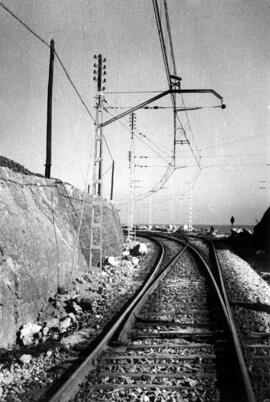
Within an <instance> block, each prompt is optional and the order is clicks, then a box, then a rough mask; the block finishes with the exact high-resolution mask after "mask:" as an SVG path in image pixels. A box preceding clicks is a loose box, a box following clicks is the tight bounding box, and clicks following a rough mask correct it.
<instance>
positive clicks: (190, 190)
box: [188, 183, 193, 232]
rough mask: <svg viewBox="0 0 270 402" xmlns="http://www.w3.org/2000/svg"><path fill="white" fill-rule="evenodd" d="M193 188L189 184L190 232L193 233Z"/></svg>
mask: <svg viewBox="0 0 270 402" xmlns="http://www.w3.org/2000/svg"><path fill="white" fill-rule="evenodd" d="M192 222H193V186H192V183H189V216H188V231H189V232H192V230H193V226H192Z"/></svg>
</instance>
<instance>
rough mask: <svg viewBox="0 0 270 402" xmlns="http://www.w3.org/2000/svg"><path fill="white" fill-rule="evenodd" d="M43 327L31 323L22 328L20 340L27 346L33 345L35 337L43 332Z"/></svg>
mask: <svg viewBox="0 0 270 402" xmlns="http://www.w3.org/2000/svg"><path fill="white" fill-rule="evenodd" d="M41 329H42V327H41V325H38V324H35V323H32V322H29V323H27V324H25V325H23V327H22V328H21V330H20V332H19V338H20V340H21V342H22V343H23V344H24V345H25V346H27V345H31V344H32V343H33V341H34V337H35V335H37V334H39V332H40V331H41Z"/></svg>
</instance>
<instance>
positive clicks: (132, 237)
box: [128, 112, 136, 241]
mask: <svg viewBox="0 0 270 402" xmlns="http://www.w3.org/2000/svg"><path fill="white" fill-rule="evenodd" d="M129 123H130V128H131V137H130V151H129V152H128V161H129V205H128V241H132V240H135V238H136V232H135V228H134V204H135V144H134V130H135V124H136V115H135V113H134V112H133V113H131V115H130V121H129Z"/></svg>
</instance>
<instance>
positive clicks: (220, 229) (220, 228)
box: [193, 225, 255, 234]
mask: <svg viewBox="0 0 270 402" xmlns="http://www.w3.org/2000/svg"><path fill="white" fill-rule="evenodd" d="M211 226H213V227H214V229H215V232H216V233H220V234H230V233H231V229H232V226H231V225H193V227H194V229H199V230H203V231H207V230H209V229H210V227H211ZM254 226H255V225H233V227H234V229H249V230H251V231H253V228H254Z"/></svg>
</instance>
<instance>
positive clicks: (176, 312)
mask: <svg viewBox="0 0 270 402" xmlns="http://www.w3.org/2000/svg"><path fill="white" fill-rule="evenodd" d="M155 239H156V241H158V242H159V243H160V244H162V248H163V252H162V255H161V258H160V259H159V261H158V263H157V266H156V270H155V271H154V272H153V274H152V277H151V278H149V279H148V282H147V283H146V284H145V286H144V288H142V289H141V291H140V292H139V293H138V294H137V296H136V297H135V298H134V299H133V301H132V302H131V304H130V305H129V306H128V308H127V310H126V311H124V312H123V314H122V315H121V316H119V318H118V320H117V322H115V323H114V325H112V327H111V328H110V329H109V330H108V331H107V332H106V334H105V335H104V336H103V337H102V338H101V339H100V340H99V342H98V343H97V345H96V346H95V347H94V349H93V350H92V351H91V352H90V354H89V356H88V357H87V358H86V360H85V361H84V362H83V363H82V365H81V366H80V367H79V368H78V369H77V370H76V371H75V372H74V373H73V374H72V376H71V377H70V378H69V379H68V380H67V381H66V383H65V384H64V385H63V386H62V387H61V388H60V389H59V390H58V392H57V393H56V394H55V395H54V396H53V397H52V398H51V402H55V401H62V402H63V401H68V400H74V401H95V402H98V401H120V400H121V401H131V400H136V401H144V402H148V401H151V402H152V401H194V402H195V401H196V402H197V401H198V402H199V401H228V402H229V401H230V402H232V401H237V402H244V401H248V402H254V401H255V396H254V393H253V389H252V386H251V383H250V380H249V375H248V370H247V368H246V365H245V362H244V358H243V355H242V349H241V344H240V343H241V342H240V340H239V338H238V334H237V331H236V328H235V325H234V322H233V318H232V315H231V312H230V310H229V303H228V300H227V297H226V292H225V289H224V285H223V283H222V278H221V275H220V273H219V271H218V265H216V266H214V265H212V267H209V265H207V264H206V263H205V261H204V260H203V259H202V257H201V256H200V254H199V253H198V251H196V249H194V248H193V247H192V246H190V245H189V244H185V243H183V242H180V241H177V240H175V239H174V240H173V239H170V238H168V237H167V238H164V237H162V236H160V235H159V236H155Z"/></svg>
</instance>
